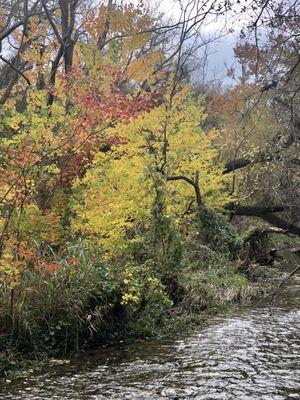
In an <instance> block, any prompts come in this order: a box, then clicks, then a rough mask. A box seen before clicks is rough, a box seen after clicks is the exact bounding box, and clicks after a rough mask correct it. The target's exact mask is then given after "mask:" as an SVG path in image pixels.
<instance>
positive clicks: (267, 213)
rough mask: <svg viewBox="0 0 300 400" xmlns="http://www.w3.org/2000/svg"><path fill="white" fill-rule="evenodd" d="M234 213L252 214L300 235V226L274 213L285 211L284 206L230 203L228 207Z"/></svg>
mask: <svg viewBox="0 0 300 400" xmlns="http://www.w3.org/2000/svg"><path fill="white" fill-rule="evenodd" d="M226 208H227V210H229V211H230V212H231V214H232V215H244V216H252V217H258V218H261V219H263V220H264V221H266V222H268V223H269V224H271V225H274V226H276V227H277V228H281V229H283V230H285V231H286V232H288V233H292V234H293V235H297V236H300V227H298V226H297V225H294V224H292V223H290V222H287V221H285V220H284V219H282V218H280V217H278V216H277V215H274V213H278V212H283V211H285V207H283V206H275V207H260V206H241V205H229V206H227V207H226Z"/></svg>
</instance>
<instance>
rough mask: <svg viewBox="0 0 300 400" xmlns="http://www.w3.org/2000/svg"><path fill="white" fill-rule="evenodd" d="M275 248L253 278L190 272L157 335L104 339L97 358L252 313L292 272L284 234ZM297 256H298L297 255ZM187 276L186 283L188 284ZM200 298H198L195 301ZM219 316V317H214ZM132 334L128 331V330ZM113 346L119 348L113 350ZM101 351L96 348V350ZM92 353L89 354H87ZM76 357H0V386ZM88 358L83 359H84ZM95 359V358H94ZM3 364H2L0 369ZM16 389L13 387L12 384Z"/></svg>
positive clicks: (131, 332)
mask: <svg viewBox="0 0 300 400" xmlns="http://www.w3.org/2000/svg"><path fill="white" fill-rule="evenodd" d="M274 245H276V247H277V249H278V254H277V256H276V257H277V259H276V260H275V265H273V266H262V265H259V264H256V265H254V266H252V270H251V274H252V276H251V278H252V279H249V277H248V279H246V276H245V275H244V274H241V273H238V272H237V271H234V270H232V271H231V272H230V271H229V272H228V271H226V274H224V270H222V269H214V270H213V271H211V270H207V271H204V272H203V271H202V272H201V273H199V271H190V272H189V273H187V274H185V276H183V277H181V282H184V284H185V287H188V288H189V289H188V290H189V292H188V295H187V296H185V297H183V299H182V300H181V302H178V304H176V306H173V307H171V308H170V309H166V311H165V312H166V314H165V318H164V319H163V320H162V321H160V323H159V324H156V326H155V331H153V332H152V335H148V334H147V331H141V330H137V329H136V325H133V326H131V327H130V325H128V326H129V328H128V331H127V332H125V331H124V332H123V334H122V335H119V336H116V337H115V339H110V340H107V341H106V342H104V343H102V345H101V346H100V350H99V351H97V350H96V354H99V353H101V352H102V351H103V352H104V353H107V352H108V353H113V352H114V349H116V348H118V346H122V343H125V346H127V345H129V344H130V343H137V345H138V343H143V341H144V340H146V342H145V343H151V341H149V340H148V339H153V340H154V342H155V340H158V339H160V340H168V338H169V337H172V336H174V334H176V335H177V336H183V337H185V336H187V335H192V334H193V332H195V331H197V330H199V329H205V327H207V326H208V327H209V326H210V324H211V323H214V322H213V321H214V320H215V318H230V316H232V315H237V314H240V313H243V312H244V311H245V310H246V309H251V307H253V306H254V305H257V303H258V302H259V301H260V300H262V299H263V298H264V297H265V295H266V293H267V291H269V292H270V291H271V288H272V287H275V286H276V284H277V283H278V282H280V280H282V279H283V277H284V276H286V275H284V274H287V272H288V271H289V270H290V269H291V266H292V265H293V261H294V260H293V257H294V256H293V254H290V253H289V251H288V249H289V248H290V245H291V242H290V239H289V238H287V237H286V236H285V235H280V236H278V235H273V236H272V237H271V240H270V243H269V247H270V248H273V246H274ZM296 257H297V256H296ZM187 277H188V279H187ZM188 285H189V286H188ZM199 296H200V297H199ZM216 316H217V317H216ZM129 329H131V330H129ZM116 346H117V347H116ZM97 347H98V348H99V346H95V347H94V349H95V348H97ZM84 350H85V352H82V350H81V351H79V352H78V354H80V357H83V358H86V357H89V356H90V355H91V354H92V353H93V352H94V351H95V350H91V348H90V350H89V349H88V348H86V349H84ZM91 351H92V353H91ZM78 354H77V356H74V355H73V356H72V358H71V361H70V358H69V356H67V355H65V356H63V357H62V358H57V357H55V359H54V358H53V357H49V356H48V355H47V354H42V353H41V354H38V355H37V356H35V357H30V356H29V355H28V354H27V355H26V354H22V353H19V354H17V353H14V352H13V351H12V352H10V351H8V352H7V353H6V355H5V356H6V358H5V357H3V355H2V359H1V361H2V384H6V385H11V383H12V382H14V381H15V380H16V379H18V378H20V379H27V378H28V377H30V376H31V375H32V374H33V375H34V374H37V373H41V372H43V371H45V370H47V368H49V367H50V368H52V367H51V366H53V365H69V364H70V363H71V364H73V363H74V362H75V364H76V363H77V361H76V360H77V359H78ZM84 354H86V355H87V356H85V355H84ZM92 358H93V356H92ZM3 363H6V365H5V364H3ZM13 384H14V383H13Z"/></svg>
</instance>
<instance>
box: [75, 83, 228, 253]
mask: <svg viewBox="0 0 300 400" xmlns="http://www.w3.org/2000/svg"><path fill="white" fill-rule="evenodd" d="M204 118H205V115H204V112H203V109H202V107H201V104H200V103H198V102H197V101H195V100H194V99H193V98H192V95H191V91H190V89H189V87H184V88H183V89H182V90H181V91H180V92H179V93H177V94H176V95H175V96H174V97H173V98H172V106H171V107H170V101H168V99H166V102H165V103H164V104H162V105H161V106H159V107H156V108H155V109H153V110H152V111H150V112H145V113H143V114H141V115H140V116H139V117H137V118H135V119H134V120H132V121H131V122H130V123H128V124H119V125H118V126H116V127H115V128H113V129H111V130H109V131H108V133H107V135H108V136H110V137H111V138H112V143H113V144H112V146H111V147H110V148H109V150H107V149H106V150H105V151H103V149H102V150H99V151H98V153H97V155H96V156H95V158H94V161H93V163H92V166H91V168H90V169H89V170H88V171H87V173H86V174H85V176H84V177H83V178H82V179H78V180H77V182H76V184H75V193H76V195H75V197H74V211H75V212H76V218H75V222H74V223H73V229H74V230H75V231H77V232H80V233H82V234H84V235H87V236H90V237H93V238H97V240H98V241H99V242H100V244H101V246H102V249H103V251H104V253H105V254H106V255H107V256H108V257H111V256H114V255H116V254H117V253H118V251H122V250H123V249H124V248H125V247H126V243H127V242H128V240H129V238H131V237H132V236H131V235H130V234H129V232H130V231H131V229H132V227H134V226H135V225H137V224H140V223H143V224H146V225H147V221H149V218H150V215H151V207H152V205H153V202H154V201H155V196H156V192H157V185H159V186H160V187H163V192H164V201H165V212H166V214H167V216H170V217H172V219H173V220H174V221H176V222H177V223H178V224H180V220H181V216H182V215H184V214H185V211H186V208H187V207H191V206H192V205H193V204H194V205H196V201H197V198H196V197H195V187H194V186H193V184H189V183H193V182H194V180H193V179H194V178H193V177H194V175H195V174H196V176H198V174H199V182H200V183H199V187H200V191H201V199H202V200H203V202H205V204H206V205H208V206H210V207H213V208H218V209H220V208H222V206H224V204H226V203H227V202H228V194H227V193H226V190H225V182H226V181H225V179H226V178H224V175H223V174H222V171H223V168H222V165H218V163H217V152H216V150H215V149H214V148H213V145H212V140H213V138H214V137H215V135H217V132H215V131H212V132H210V133H209V134H206V133H204V131H203V130H202V129H201V124H202V122H203V119H204Z"/></svg>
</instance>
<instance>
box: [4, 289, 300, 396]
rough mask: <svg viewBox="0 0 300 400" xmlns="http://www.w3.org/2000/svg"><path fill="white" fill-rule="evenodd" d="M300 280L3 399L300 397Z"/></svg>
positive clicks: (23, 385) (19, 386) (53, 371)
mask: <svg viewBox="0 0 300 400" xmlns="http://www.w3.org/2000/svg"><path fill="white" fill-rule="evenodd" d="M299 290H300V285H293V286H290V287H288V288H287V289H285V291H284V292H283V293H281V295H280V299H279V300H278V301H277V304H276V307H272V309H270V308H268V307H266V308H264V307H259V308H254V309H252V310H246V311H243V312H239V313H236V314H235V315H231V316H225V317H224V316H222V317H216V318H215V319H214V320H213V321H212V322H211V324H210V325H209V326H208V327H206V328H203V329H201V330H199V331H198V332H194V333H193V334H191V335H188V336H187V337H178V336H176V335H174V337H173V338H171V339H170V338H169V339H167V340H160V341H145V342H139V343H135V344H131V345H119V346H117V347H113V348H105V349H100V350H99V351H96V352H94V353H92V354H88V355H86V356H84V357H82V358H80V359H78V360H75V361H72V362H71V364H70V365H64V366H59V367H52V368H49V369H48V370H47V371H45V372H44V373H43V374H41V375H39V376H32V377H29V378H26V379H24V380H22V381H18V382H16V383H12V384H10V385H6V387H5V388H4V389H3V390H2V391H1V390H0V398H1V399H7V400H8V399H11V400H19V399H20V400H21V399H22V400H27V399H28V400H45V399H51V400H54V399H61V400H88V399H89V400H105V399H133V400H135V399H139V400H144V399H152V400H158V399H166V398H170V399H172V398H173V399H198V400H200V399H203V400H210V399H228V400H229V399H237V400H246V399H248V400H256V399H257V400H267V399H268V400H285V399H300V336H299V333H300V329H299V328H300V318H299V317H300V309H299V308H300V307H299V300H300V297H299Z"/></svg>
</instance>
